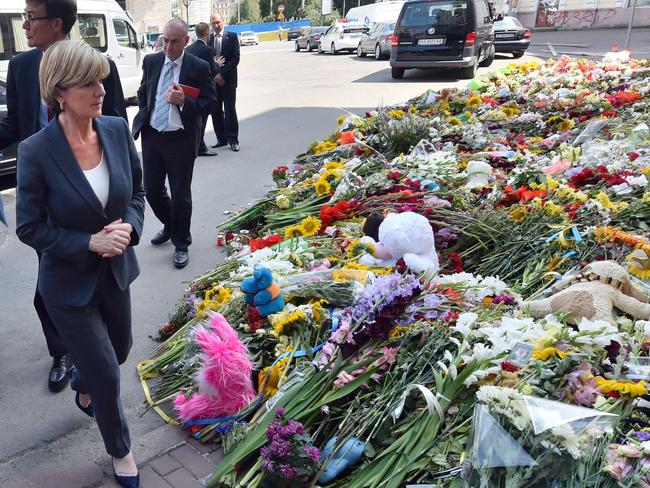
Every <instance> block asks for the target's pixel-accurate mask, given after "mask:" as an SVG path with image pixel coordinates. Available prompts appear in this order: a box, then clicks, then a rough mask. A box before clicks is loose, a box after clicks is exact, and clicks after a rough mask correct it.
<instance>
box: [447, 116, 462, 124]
mask: <svg viewBox="0 0 650 488" xmlns="http://www.w3.org/2000/svg"><path fill="white" fill-rule="evenodd" d="M449 124H450V125H461V124H462V122H461V121H460V119H459V118H458V117H449Z"/></svg>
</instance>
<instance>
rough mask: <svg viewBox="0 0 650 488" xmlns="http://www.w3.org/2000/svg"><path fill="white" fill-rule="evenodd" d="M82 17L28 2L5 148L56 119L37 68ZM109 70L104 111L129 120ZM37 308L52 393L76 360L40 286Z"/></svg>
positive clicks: (53, 4) (0, 128)
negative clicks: (45, 99)
mask: <svg viewBox="0 0 650 488" xmlns="http://www.w3.org/2000/svg"><path fill="white" fill-rule="evenodd" d="M76 20H77V3H76V1H75V0H27V2H26V3H25V14H24V22H23V29H25V34H26V36H27V44H28V46H29V47H31V48H34V49H32V50H30V51H27V52H24V53H21V54H18V55H17V56H14V57H13V58H12V59H11V61H9V70H8V72H7V117H6V118H4V119H0V150H1V149H4V148H6V147H8V146H10V145H11V144H14V143H15V142H20V141H23V140H25V139H27V138H28V137H30V136H31V135H33V134H35V133H37V132H38V131H40V130H41V129H42V128H43V127H45V126H46V125H47V124H48V121H49V119H50V118H51V117H50V116H49V115H48V110H47V108H46V106H45V104H44V103H43V100H42V98H41V91H40V87H39V82H38V70H39V67H40V64H41V58H42V57H43V52H45V51H46V50H47V49H48V48H49V47H50V46H52V45H53V44H54V43H56V42H58V41H61V40H63V39H65V38H66V37H67V36H68V34H69V33H70V30H71V29H72V26H73V25H74V23H75V22H76ZM109 65H110V74H109V76H108V78H106V79H105V80H103V83H104V89H105V90H106V96H105V97H104V105H103V108H102V112H103V113H104V115H114V116H118V117H122V118H124V119H125V120H126V119H127V116H126V104H125V103H124V95H123V93H122V85H121V83H120V79H119V75H118V73H117V68H116V66H115V63H113V61H111V60H110V59H109ZM34 307H35V308H36V312H37V314H38V317H39V319H40V321H41V326H42V327H43V333H44V334H45V340H46V342H47V348H48V351H49V353H50V356H52V358H53V361H52V367H51V368H50V373H49V378H48V386H49V388H50V390H51V391H53V392H58V391H61V390H63V388H65V386H66V385H67V384H68V381H69V378H70V370H71V368H72V363H71V361H70V358H69V356H68V355H67V351H66V349H65V346H64V345H63V342H62V341H61V338H60V337H59V334H58V332H57V331H56V328H55V327H54V324H53V323H52V319H51V318H50V317H49V315H48V313H47V311H46V309H45V305H44V303H43V299H42V297H41V295H40V293H39V292H38V289H37V290H36V294H35V296H34Z"/></svg>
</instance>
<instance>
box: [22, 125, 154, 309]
mask: <svg viewBox="0 0 650 488" xmlns="http://www.w3.org/2000/svg"><path fill="white" fill-rule="evenodd" d="M94 126H95V129H96V130H97V134H98V135H99V139H100V142H101V145H102V148H103V151H104V161H105V162H106V164H107V165H108V170H109V177H110V180H109V181H110V186H109V196H108V203H107V204H106V208H102V206H101V203H100V202H99V199H98V198H97V196H96V195H95V192H94V191H93V189H92V188H91V186H90V184H89V183H88V181H87V180H86V177H85V176H84V174H83V171H82V170H81V167H80V166H79V164H78V163H77V161H76V159H75V157H74V154H73V153H72V149H71V148H70V146H69V144H68V141H67V139H66V138H65V135H64V133H63V129H62V128H61V125H60V124H59V121H58V120H57V119H54V120H52V122H50V123H49V124H48V125H47V126H46V127H45V128H44V129H43V130H42V131H40V132H38V133H36V134H34V135H33V136H31V137H29V138H28V139H26V140H25V141H23V142H22V143H21V144H20V145H19V146H18V165H17V166H18V170H17V179H18V184H17V187H16V189H17V198H16V233H17V234H18V237H19V239H20V240H21V241H23V242H24V243H25V244H27V245H29V246H31V247H33V248H34V249H36V251H38V252H40V253H42V255H41V260H40V266H39V273H38V290H39V292H40V293H41V295H42V296H43V298H44V299H45V300H46V301H51V302H53V303H57V304H61V305H69V306H76V307H83V306H86V305H88V303H90V300H91V299H92V297H93V294H94V292H95V289H96V287H97V281H98V277H99V271H100V269H101V266H100V265H101V262H102V258H101V257H100V256H98V255H97V254H95V253H93V252H91V251H89V250H88V244H89V242H90V236H91V234H94V233H96V232H99V231H100V230H101V229H102V228H103V227H104V226H105V225H107V224H110V223H111V222H114V221H115V220H117V219H120V218H121V219H122V220H123V221H124V222H128V223H129V224H131V225H132V226H133V233H132V234H131V244H130V246H129V247H128V248H127V249H126V251H125V252H124V254H122V255H121V256H116V257H113V258H110V259H109V262H110V269H111V271H112V273H113V277H114V278H115V282H116V283H117V286H118V287H119V288H120V289H121V290H126V289H127V287H128V286H129V284H130V283H131V282H132V281H133V280H134V279H135V278H136V277H137V276H138V274H139V273H140V269H139V267H138V261H137V259H136V257H135V252H134V251H133V247H132V246H135V245H137V244H138V242H139V240H140V236H141V235H142V225H143V220H144V189H143V187H142V168H141V166H140V159H139V158H138V153H137V150H136V148H135V144H134V143H133V139H132V137H131V133H130V131H129V127H128V125H127V123H126V121H124V120H123V119H121V118H117V117H107V116H101V117H98V118H97V119H95V121H94Z"/></svg>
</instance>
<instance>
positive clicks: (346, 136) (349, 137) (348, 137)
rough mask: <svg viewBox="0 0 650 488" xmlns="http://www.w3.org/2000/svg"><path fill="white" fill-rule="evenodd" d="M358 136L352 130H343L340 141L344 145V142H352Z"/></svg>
mask: <svg viewBox="0 0 650 488" xmlns="http://www.w3.org/2000/svg"><path fill="white" fill-rule="evenodd" d="M356 140H357V138H356V136H355V135H354V132H352V131H351V130H348V131H345V132H341V136H340V137H339V143H340V144H342V145H344V144H352V143H354V141H356Z"/></svg>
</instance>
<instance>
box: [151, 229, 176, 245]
mask: <svg viewBox="0 0 650 488" xmlns="http://www.w3.org/2000/svg"><path fill="white" fill-rule="evenodd" d="M171 236H172V233H171V232H169V230H167V228H165V227H163V228H162V229H160V230H159V231H158V232H157V233H156V235H155V236H153V239H151V243H152V244H153V245H154V246H160V245H161V244H164V243H165V242H167V241H168V240H169V239H170V238H171Z"/></svg>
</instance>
